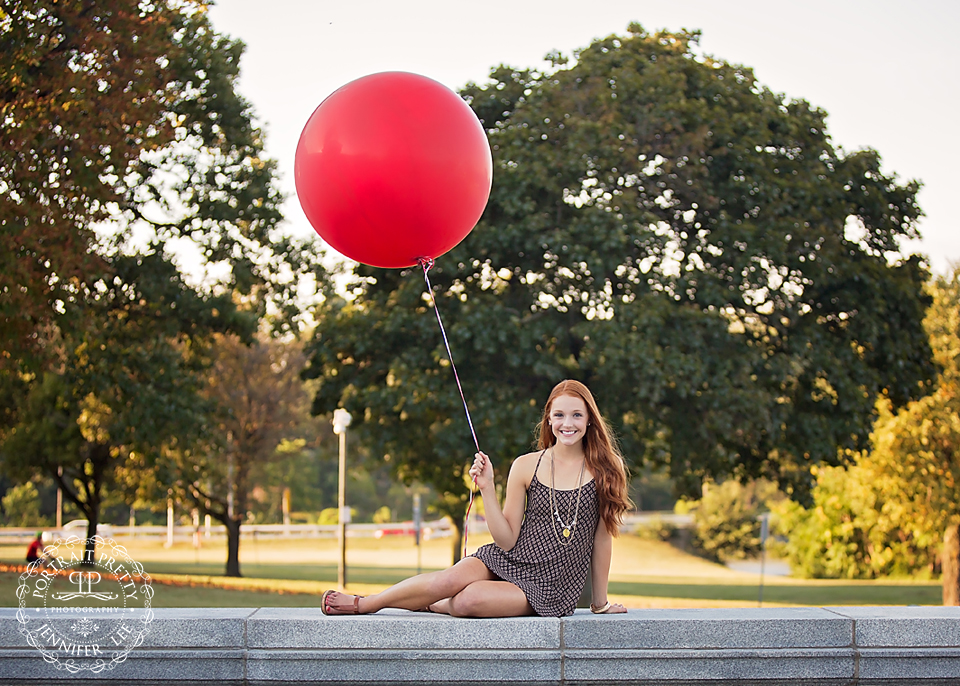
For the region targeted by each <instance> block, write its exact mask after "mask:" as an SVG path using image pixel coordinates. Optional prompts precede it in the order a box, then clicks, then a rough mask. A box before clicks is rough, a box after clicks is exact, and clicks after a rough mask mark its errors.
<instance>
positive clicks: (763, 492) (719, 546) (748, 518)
mask: <svg viewBox="0 0 960 686" xmlns="http://www.w3.org/2000/svg"><path fill="white" fill-rule="evenodd" d="M783 498H784V496H783V494H781V493H780V491H778V490H777V487H776V486H775V485H774V484H772V483H771V482H769V481H765V480H758V481H752V482H748V483H746V484H742V483H740V482H739V481H736V480H730V481H724V482H723V483H721V484H706V485H705V486H704V489H703V497H702V498H701V499H700V501H699V502H698V503H697V504H696V508H695V509H693V546H694V548H695V549H696V550H697V551H698V552H700V553H701V554H702V555H703V556H704V557H707V558H709V559H711V560H714V561H717V562H728V561H730V560H742V559H744V558H749V557H755V556H757V555H759V554H760V515H761V514H762V513H763V512H765V511H767V510H768V509H769V503H772V502H775V501H778V500H781V499H783Z"/></svg>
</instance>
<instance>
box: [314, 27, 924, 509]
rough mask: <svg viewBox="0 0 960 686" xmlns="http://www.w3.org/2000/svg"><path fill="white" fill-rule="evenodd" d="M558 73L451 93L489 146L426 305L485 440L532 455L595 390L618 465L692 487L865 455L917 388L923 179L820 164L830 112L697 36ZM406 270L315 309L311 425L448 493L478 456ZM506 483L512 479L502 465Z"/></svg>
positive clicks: (612, 40)
mask: <svg viewBox="0 0 960 686" xmlns="http://www.w3.org/2000/svg"><path fill="white" fill-rule="evenodd" d="M559 62H562V60H561V59H559V58H558V63H557V68H556V69H555V70H553V71H550V72H549V73H538V72H533V71H529V70H518V69H511V68H508V67H499V68H497V69H495V70H493V72H492V73H491V80H490V82H488V83H486V84H482V85H475V84H470V85H468V86H467V87H466V88H465V89H464V90H463V95H464V97H465V98H466V99H467V101H468V102H469V103H470V104H471V106H472V107H473V108H474V110H475V111H476V113H477V114H478V116H479V117H480V119H481V121H482V123H483V125H484V127H485V128H486V130H487V133H488V135H489V139H490V143H491V147H492V150H493V155H494V166H495V178H494V187H493V191H492V194H491V198H490V202H489V204H488V206H487V209H486V211H485V214H484V216H483V218H482V219H481V221H480V223H479V224H478V226H477V227H476V228H475V229H474V231H473V232H472V233H471V234H470V235H469V236H468V237H467V238H466V239H465V240H464V241H463V242H462V243H461V244H460V245H459V246H457V247H456V248H455V249H454V250H452V251H451V252H450V253H448V254H447V255H444V256H443V257H442V258H440V259H439V260H438V263H437V266H436V267H435V268H434V270H433V271H432V272H431V273H430V276H431V279H432V281H433V284H434V286H435V289H434V295H435V297H436V298H437V300H438V302H439V306H440V309H441V312H442V313H443V316H444V318H445V321H446V323H447V328H448V333H449V337H450V342H451V345H452V347H453V350H454V352H455V355H456V362H457V365H458V368H459V370H460V376H461V379H462V380H463V382H464V387H465V389H466V394H467V397H468V399H469V400H470V403H471V411H472V415H473V419H474V424H475V425H476V426H477V429H478V433H479V436H480V441H481V447H482V448H484V449H485V450H486V451H487V452H489V453H490V454H492V455H494V456H497V457H499V458H500V459H501V460H503V459H505V458H508V457H511V456H513V455H515V454H517V453H519V452H523V451H525V450H526V449H528V446H529V444H530V440H531V428H532V427H533V426H534V425H535V424H536V422H537V419H538V415H539V411H540V407H541V404H542V402H543V400H544V399H545V398H546V396H547V393H548V391H549V389H550V387H551V386H552V385H553V384H554V383H556V382H557V381H558V380H559V379H562V378H564V377H573V378H577V379H580V380H582V381H584V382H586V383H587V384H588V385H589V386H590V387H591V388H592V389H593V390H594V392H595V394H596V395H597V397H598V401H599V404H600V407H601V408H602V409H603V410H604V411H605V413H606V414H607V415H608V417H609V418H610V420H611V421H612V423H613V424H614V426H615V428H616V431H617V433H618V434H619V435H620V438H621V441H622V443H623V445H624V448H625V452H626V454H627V455H628V457H629V459H630V460H631V461H632V462H633V463H634V464H638V463H641V462H644V461H647V462H650V463H653V464H661V465H664V466H666V468H667V469H668V471H669V473H670V475H671V477H672V478H673V479H674V480H675V481H676V483H677V484H678V485H679V487H680V489H681V490H682V491H684V492H687V493H690V494H694V495H695V494H697V493H698V491H699V487H700V484H701V483H702V481H703V480H704V479H706V478H708V477H712V478H715V479H717V480H722V479H723V478H725V477H726V476H728V475H732V476H735V477H738V478H747V477H767V478H770V479H773V480H775V481H778V482H780V483H781V484H782V485H783V486H784V488H785V490H787V491H789V492H793V493H794V494H795V495H797V496H801V495H802V494H803V493H804V492H805V489H806V488H807V486H808V485H809V481H810V471H809V467H810V465H813V464H817V463H821V462H824V463H828V464H833V463H836V462H837V460H838V448H841V449H857V448H859V447H861V446H863V445H864V444H865V441H866V438H867V436H866V431H865V429H864V427H867V426H869V425H870V423H871V420H872V418H873V416H874V399H875V397H876V395H877V394H878V393H879V392H881V391H882V390H886V392H887V393H888V394H889V397H890V398H891V400H892V401H893V402H894V403H895V404H902V403H904V402H906V401H908V400H910V399H912V398H914V397H916V396H918V395H920V394H922V393H923V392H924V391H925V386H924V384H927V383H929V380H930V379H931V378H932V375H933V371H934V370H933V366H932V364H931V362H930V359H929V357H930V354H929V346H928V344H927V342H926V337H925V335H924V332H923V329H922V326H921V320H922V316H923V310H924V307H925V305H926V302H927V299H926V296H925V295H924V294H923V292H922V285H923V282H924V280H925V278H926V277H925V270H924V267H923V264H922V261H921V260H920V259H919V258H917V257H907V256H906V255H904V254H903V253H902V252H901V251H900V241H901V240H902V239H905V238H911V237H914V236H915V235H916V228H915V222H916V219H917V217H918V215H919V213H920V210H919V208H918V206H917V203H916V193H917V189H918V184H917V183H916V182H912V181H911V182H907V183H901V182H899V181H898V180H897V179H896V178H895V177H893V176H891V175H889V174H888V173H886V172H884V171H883V170H882V169H881V166H880V158H879V155H878V154H877V153H876V152H874V151H872V150H863V151H859V152H855V153H851V154H846V153H843V152H842V151H840V150H837V149H836V148H835V147H834V146H833V144H832V143H831V141H830V138H829V135H828V134H827V131H826V125H825V117H826V115H825V113H824V112H823V111H821V110H818V109H816V108H814V107H812V106H811V105H809V104H808V103H807V102H805V101H803V100H792V99H788V98H787V97H785V96H783V95H778V94H775V93H772V92H771V91H770V90H768V89H767V88H765V87H764V86H763V85H762V84H760V83H758V82H757V81H756V79H755V78H754V76H753V73H752V72H751V71H750V70H749V69H747V68H745V67H741V66H738V65H732V64H728V63H724V62H722V61H719V60H716V59H713V58H711V57H709V56H705V55H702V54H700V53H699V52H698V51H697V34H693V33H678V34H670V33H654V34H651V33H647V32H645V31H644V30H643V29H642V28H640V27H639V26H637V25H632V26H631V27H630V29H629V34H628V35H626V36H620V37H617V36H611V37H609V38H606V39H603V40H598V41H596V42H594V43H593V44H592V45H590V46H589V47H588V48H586V49H584V50H582V51H580V52H578V53H576V54H575V55H574V60H573V64H572V66H567V67H564V68H560V65H559ZM417 271H418V270H416V269H414V270H407V271H386V270H380V269H374V268H369V267H364V266H359V267H357V269H356V270H355V279H354V281H353V284H352V286H351V289H350V292H349V297H348V298H347V299H343V300H333V299H332V300H330V301H328V302H327V303H326V304H325V305H324V307H323V308H322V309H321V314H320V316H321V317H322V318H323V321H324V322H325V325H324V327H323V329H322V330H320V331H319V332H318V336H317V338H316V340H315V342H314V343H313V346H312V349H311V362H310V368H309V370H308V374H309V375H310V376H313V377H316V378H318V379H319V380H320V388H319V391H318V393H317V395H316V399H315V405H314V409H315V411H317V412H328V411H330V410H332V409H333V408H334V407H336V406H338V405H342V406H344V407H346V408H347V409H348V410H350V411H351V412H352V413H353V414H354V415H355V416H359V418H360V419H361V425H360V426H359V427H358V430H359V431H362V432H363V434H362V435H363V440H364V441H367V442H368V443H369V445H370V446H371V450H372V452H374V454H381V455H385V456H386V457H385V459H389V461H390V464H392V465H393V466H394V468H395V470H396V473H397V474H398V475H400V476H401V477H402V478H404V479H413V478H418V479H421V480H423V481H425V482H429V483H431V484H434V485H435V486H437V488H438V489H439V490H440V491H444V492H447V493H449V494H453V495H451V496H450V497H451V505H452V506H455V507H451V511H453V510H454V509H457V510H458V509H459V507H461V506H462V501H463V499H464V497H465V495H463V494H465V489H464V488H463V485H462V475H463V471H464V465H465V464H466V463H467V460H468V458H469V456H470V454H472V452H473V448H472V446H471V443H470V440H469V433H468V432H467V430H466V426H465V423H464V421H463V419H462V418H461V416H460V415H461V409H460V408H459V403H460V400H459V396H458V394H457V391H456V387H455V385H454V384H453V380H452V378H451V374H450V369H449V367H448V366H447V364H446V362H445V353H444V352H443V350H442V346H441V344H440V339H439V336H438V333H437V330H436V322H435V320H434V319H433V315H432V313H431V312H430V310H429V300H428V299H427V298H425V297H424V293H423V285H422V281H421V279H420V278H419V275H418V273H417ZM498 466H499V467H500V469H501V471H500V474H501V476H502V475H503V474H505V467H506V464H505V463H504V462H499V463H498Z"/></svg>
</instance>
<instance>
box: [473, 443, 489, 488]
mask: <svg viewBox="0 0 960 686" xmlns="http://www.w3.org/2000/svg"><path fill="white" fill-rule="evenodd" d="M470 476H471V477H473V480H474V482H475V483H476V484H477V488H479V489H480V492H481V493H483V492H484V491H485V490H487V489H489V488H490V487H492V486H493V463H492V462H491V461H490V458H489V457H487V455H486V454H485V453H482V452H479V453H477V454H476V455H475V456H474V458H473V466H471V467H470Z"/></svg>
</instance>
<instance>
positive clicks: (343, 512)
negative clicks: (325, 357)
mask: <svg viewBox="0 0 960 686" xmlns="http://www.w3.org/2000/svg"><path fill="white" fill-rule="evenodd" d="M348 426H350V413H349V412H347V411H346V410H344V409H337V410H334V411H333V433H335V434H337V435H338V436H339V437H340V486H339V489H338V490H339V496H338V503H337V507H338V508H339V509H338V516H337V538H338V539H339V543H340V559H339V561H338V562H337V585H338V586H339V587H340V588H341V589H345V588H346V587H347V522H349V521H350V510H349V509H348V508H347V503H346V500H347V499H346V485H347V427H348Z"/></svg>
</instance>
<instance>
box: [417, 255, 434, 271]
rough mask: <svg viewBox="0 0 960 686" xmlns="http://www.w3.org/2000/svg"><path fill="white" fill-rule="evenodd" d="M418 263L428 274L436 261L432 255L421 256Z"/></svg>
mask: <svg viewBox="0 0 960 686" xmlns="http://www.w3.org/2000/svg"><path fill="white" fill-rule="evenodd" d="M417 264H419V265H420V268H421V269H423V273H424V274H426V273H427V272H428V271H430V270H431V269H433V265H434V261H433V258H432V257H420V258H418V259H417Z"/></svg>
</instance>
